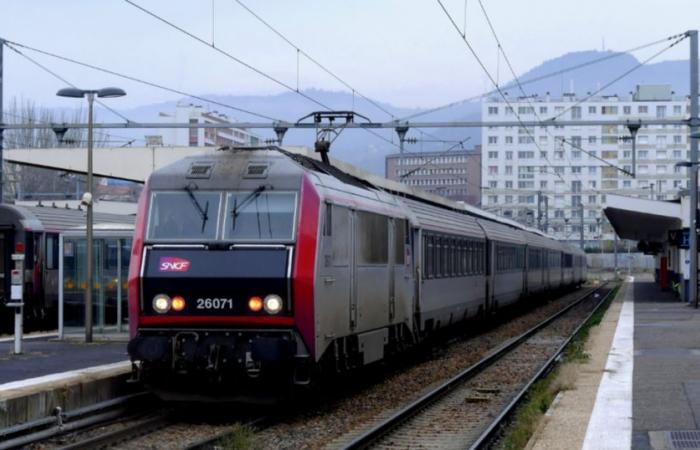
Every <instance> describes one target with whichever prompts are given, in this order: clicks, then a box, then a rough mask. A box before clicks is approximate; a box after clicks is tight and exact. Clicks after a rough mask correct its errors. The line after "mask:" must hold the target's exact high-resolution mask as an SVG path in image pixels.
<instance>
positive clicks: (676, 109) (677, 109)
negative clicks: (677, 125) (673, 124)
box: [673, 105, 682, 115]
mask: <svg viewBox="0 0 700 450" xmlns="http://www.w3.org/2000/svg"><path fill="white" fill-rule="evenodd" d="M673 114H674V115H679V114H682V111H681V105H673Z"/></svg>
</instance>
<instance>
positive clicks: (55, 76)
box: [5, 42, 131, 123]
mask: <svg viewBox="0 0 700 450" xmlns="http://www.w3.org/2000/svg"><path fill="white" fill-rule="evenodd" d="M5 44H6V45H7V48H9V49H10V50H12V51H13V52H15V53H17V54H18V55H20V56H22V57H23V58H25V59H26V60H27V61H29V62H31V63H32V64H34V65H35V66H37V67H39V68H40V69H41V70H43V71H44V72H46V73H48V74H49V75H51V76H53V77H54V78H56V79H57V80H59V81H62V82H63V83H65V84H67V85H69V86H70V87H73V88H77V86H76V85H75V84H73V83H71V82H70V81H68V80H67V79H65V78H64V77H62V76H61V75H59V74H58V73H56V72H54V71H53V70H51V69H49V68H48V67H46V66H45V65H43V64H41V63H40V62H39V61H37V60H35V59H34V58H32V57H31V56H29V55H25V54H24V53H23V52H21V51H20V50H18V49H16V48H15V47H14V46H13V45H12V44H10V43H7V42H5ZM95 101H96V102H97V103H98V104H99V105H100V106H102V107H103V108H105V109H106V110H108V111H109V112H111V113H112V114H114V115H116V116H117V117H119V118H121V119H123V120H125V121H126V122H127V123H128V122H131V120H129V118H128V117H126V116H125V115H124V114H122V113H120V112H118V111H116V110H114V109H113V108H110V107H109V106H107V105H106V104H105V103H104V102H103V101H101V100H100V99H97V98H96V99H95Z"/></svg>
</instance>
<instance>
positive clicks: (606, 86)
mask: <svg viewBox="0 0 700 450" xmlns="http://www.w3.org/2000/svg"><path fill="white" fill-rule="evenodd" d="M687 37H688V35H687V34H683V35H682V36H681V37H679V38H678V39H676V40H675V41H673V42H672V43H670V44H669V45H667V46H666V47H664V48H662V49H661V50H659V51H658V52H656V53H654V54H653V55H651V56H649V57H648V58H646V59H644V60H643V61H640V62H638V63H637V64H636V65H634V66H633V67H631V68H630V69H628V70H626V71H624V72H623V73H621V74H620V75H618V76H617V77H615V78H613V79H612V80H611V81H609V82H608V83H605V84H604V85H603V86H602V87H600V88H599V89H596V90H595V91H593V92H591V93H590V94H587V95H586V96H585V97H582V98H580V99H579V100H577V101H576V102H574V103H573V104H571V105H570V106H568V107H566V108H564V110H562V111H561V112H559V114H557V115H556V116H553V117H552V118H551V119H550V120H556V119H558V118H559V117H561V116H563V115H564V114H566V113H567V112H569V111H571V108H573V107H575V106H580V105H581V104H582V103H583V102H585V101H586V100H588V99H590V98H591V97H594V96H596V95H598V94H600V93H601V92H603V91H604V90H605V89H607V88H609V87H610V86H612V85H613V84H615V83H617V82H618V81H620V80H621V79H623V78H625V77H626V76H627V75H629V74H631V73H632V72H634V71H635V70H637V69H639V68H640V67H642V66H644V65H646V64H648V63H649V62H651V61H652V60H653V59H655V58H657V57H658V56H660V55H661V54H663V53H664V52H666V51H668V50H669V49H671V48H672V47H675V46H676V45H678V44H679V43H680V42H682V41H683V40H684V39H686V38H687Z"/></svg>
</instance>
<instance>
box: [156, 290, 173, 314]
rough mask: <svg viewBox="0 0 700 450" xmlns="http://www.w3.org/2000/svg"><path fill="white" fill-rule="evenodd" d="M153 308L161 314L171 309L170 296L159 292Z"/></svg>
mask: <svg viewBox="0 0 700 450" xmlns="http://www.w3.org/2000/svg"><path fill="white" fill-rule="evenodd" d="M153 310H154V311H155V312H157V313H159V314H165V313H166V312H168V311H170V297H168V296H167V295H165V294H158V295H156V296H155V297H153Z"/></svg>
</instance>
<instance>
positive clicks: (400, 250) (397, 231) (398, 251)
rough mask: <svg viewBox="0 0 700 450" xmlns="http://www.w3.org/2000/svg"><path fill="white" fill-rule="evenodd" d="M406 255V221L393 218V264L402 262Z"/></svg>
mask: <svg viewBox="0 0 700 450" xmlns="http://www.w3.org/2000/svg"><path fill="white" fill-rule="evenodd" d="M405 255H406V221H405V220H403V219H395V220H394V264H404V263H405Z"/></svg>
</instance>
